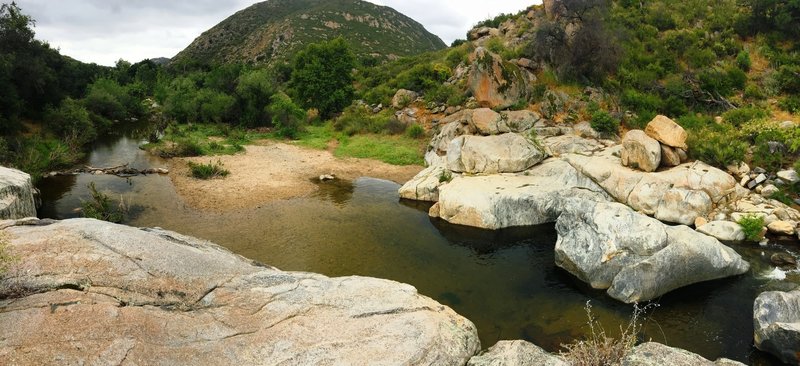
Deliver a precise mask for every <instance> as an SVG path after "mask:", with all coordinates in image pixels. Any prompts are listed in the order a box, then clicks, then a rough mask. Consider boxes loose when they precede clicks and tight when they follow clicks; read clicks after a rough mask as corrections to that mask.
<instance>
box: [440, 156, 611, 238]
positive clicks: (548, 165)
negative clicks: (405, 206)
mask: <svg viewBox="0 0 800 366" xmlns="http://www.w3.org/2000/svg"><path fill="white" fill-rule="evenodd" d="M438 189H439V204H438V205H437V206H435V207H436V208H437V209H438V212H435V213H434V214H435V215H436V216H438V217H441V218H442V219H444V220H446V221H448V222H450V223H453V224H459V225H466V226H473V227H479V228H484V229H501V228H507V227H513V226H528V225H539V224H544V223H549V222H555V221H556V219H557V218H558V215H559V214H560V213H561V211H562V209H563V205H564V204H566V203H565V202H566V201H564V198H567V197H573V196H578V197H585V198H587V199H596V200H607V199H608V196H607V195H606V194H605V192H603V189H602V188H600V187H599V186H598V185H597V184H595V183H594V182H593V181H592V180H591V179H589V178H587V177H586V176H584V175H582V174H580V173H578V172H577V171H576V170H575V169H574V168H572V167H571V166H570V165H569V164H568V163H566V162H565V161H563V160H560V159H548V160H545V161H544V162H543V163H541V164H539V165H537V166H535V167H533V168H532V169H530V170H527V171H525V172H524V173H522V174H502V175H489V176H462V177H457V178H454V179H453V180H452V181H451V182H450V183H448V184H445V185H442V186H440V187H439V188H438Z"/></svg>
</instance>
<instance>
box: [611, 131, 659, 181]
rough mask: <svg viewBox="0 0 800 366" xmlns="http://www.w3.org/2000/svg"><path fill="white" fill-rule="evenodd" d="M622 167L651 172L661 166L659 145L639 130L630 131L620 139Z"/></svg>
mask: <svg viewBox="0 0 800 366" xmlns="http://www.w3.org/2000/svg"><path fill="white" fill-rule="evenodd" d="M621 158H622V165H623V166H627V167H631V168H634V169H639V170H643V171H645V172H653V171H655V170H656V169H658V166H659V164H661V145H660V144H659V143H658V141H656V140H654V139H652V138H650V137H649V136H647V135H646V134H645V133H644V132H642V131H641V130H631V131H628V133H626V134H625V137H624V138H623V139H622V155H621Z"/></svg>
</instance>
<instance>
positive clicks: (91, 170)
mask: <svg viewBox="0 0 800 366" xmlns="http://www.w3.org/2000/svg"><path fill="white" fill-rule="evenodd" d="M78 174H93V175H103V174H106V175H116V176H118V177H122V178H129V177H135V176H137V175H148V174H169V170H167V169H164V168H148V169H134V168H129V167H128V164H124V165H119V166H114V167H107V168H95V167H91V166H85V167H83V168H78V169H73V170H64V171H59V172H50V174H47V176H48V177H58V176H66V175H78Z"/></svg>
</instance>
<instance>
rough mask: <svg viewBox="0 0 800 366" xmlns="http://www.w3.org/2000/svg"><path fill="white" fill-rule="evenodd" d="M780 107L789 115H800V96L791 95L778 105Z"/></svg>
mask: <svg viewBox="0 0 800 366" xmlns="http://www.w3.org/2000/svg"><path fill="white" fill-rule="evenodd" d="M778 106H779V107H781V109H783V110H784V111H787V112H789V113H800V96H798V95H790V96H787V97H786V98H783V100H781V101H780V102H779V103H778Z"/></svg>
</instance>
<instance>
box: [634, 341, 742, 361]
mask: <svg viewBox="0 0 800 366" xmlns="http://www.w3.org/2000/svg"><path fill="white" fill-rule="evenodd" d="M620 365H621V366H664V365H682V366H744V364H743V363H741V362H736V361H732V360H729V359H726V358H721V359H719V360H717V361H715V362H712V361H709V360H707V359H705V358H703V357H702V356H700V355H698V354H694V353H692V352H689V351H686V350H682V349H680V348H674V347H669V346H665V345H663V344H661V343H655V342H647V343H642V344H640V345H638V346H636V347H634V348H633V349H632V350H631V351H630V352H628V354H627V355H625V357H623V358H622V360H621V361H620Z"/></svg>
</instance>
